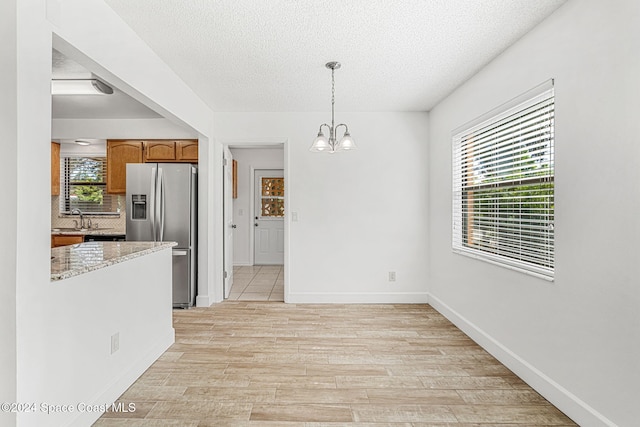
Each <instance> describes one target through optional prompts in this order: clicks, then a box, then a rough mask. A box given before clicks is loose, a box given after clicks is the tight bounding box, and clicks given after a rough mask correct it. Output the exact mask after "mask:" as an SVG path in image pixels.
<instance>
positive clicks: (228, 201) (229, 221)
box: [223, 147, 235, 298]
mask: <svg viewBox="0 0 640 427" xmlns="http://www.w3.org/2000/svg"><path fill="white" fill-rule="evenodd" d="M223 204H224V297H225V298H229V293H230V292H231V287H232V286H233V229H234V228H235V225H234V224H233V156H232V154H231V151H230V150H229V147H225V148H224V202H223Z"/></svg>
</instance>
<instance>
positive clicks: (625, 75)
mask: <svg viewBox="0 0 640 427" xmlns="http://www.w3.org/2000/svg"><path fill="white" fill-rule="evenodd" d="M638 52H640V3H638V2H637V1H635V0H620V1H616V2H602V1H598V0H585V1H580V2H578V1H570V2H567V3H566V4H565V5H564V6H562V7H561V8H560V9H559V10H558V11H557V12H555V13H554V14H553V15H552V16H551V17H550V18H549V19H547V20H546V21H544V22H543V23H542V24H540V25H539V26H538V27H536V28H535V29H534V30H532V31H531V32H530V33H529V34H527V35H526V36H525V37H523V38H522V39H521V40H520V41H518V42H517V43H516V44H515V45H514V46H512V47H511V48H509V49H508V50H507V51H505V52H504V53H503V54H502V55H501V56H500V57H498V58H497V59H496V60H494V61H493V62H491V63H490V64H489V65H487V66H486V67H485V68H484V69H483V70H482V71H481V72H479V73H478V74H477V75H476V76H474V77H473V78H472V79H470V80H469V81H467V82H466V83H465V84H464V85H462V86H461V87H460V88H458V90H456V91H455V92H454V93H453V94H451V95H450V96H449V97H447V98H446V99H445V100H444V101H442V102H441V103H440V104H439V105H438V106H436V107H435V108H434V109H433V110H432V111H431V114H430V162H429V171H430V174H429V179H428V182H429V200H430V209H429V216H428V218H429V227H430V238H429V241H430V248H429V250H430V276H429V277H430V297H429V301H430V302H431V303H432V304H433V305H434V306H435V307H436V308H437V309H439V310H441V311H442V312H443V313H445V314H446V315H447V316H448V317H449V318H450V319H452V320H454V321H455V322H456V323H457V324H458V325H459V326H461V327H462V328H463V329H464V330H465V331H467V332H468V333H469V334H470V335H472V337H474V338H475V339H476V340H478V341H479V342H481V343H482V344H483V345H484V346H486V347H487V348H488V349H489V350H491V351H492V352H494V354H496V355H498V356H499V358H500V359H502V360H503V361H504V362H505V363H506V364H507V365H508V366H509V367H511V368H512V369H513V370H514V371H516V373H518V374H519V375H520V376H522V377H523V378H524V379H525V380H526V381H528V382H529V383H530V384H532V385H534V386H535V387H536V388H537V389H538V390H539V391H541V392H542V393H543V394H544V395H545V397H547V398H548V399H549V400H551V401H552V403H554V404H556V405H557V406H558V407H559V408H560V409H561V410H563V411H565V412H566V413H567V414H568V415H569V416H571V417H572V418H573V419H574V420H575V421H576V422H578V423H579V424H580V425H584V426H591V425H593V426H595V425H603V424H610V425H613V424H614V423H615V424H617V425H620V426H631V425H637V423H638V419H640V407H639V406H638V404H637V403H638V399H639V397H640V394H639V393H638V384H639V383H640V365H639V364H638V361H639V360H640V310H639V307H640V287H639V286H638V277H639V275H640V274H639V273H640V269H639V266H640V257H639V253H640V251H638V246H637V244H638V241H640V229H639V221H638V212H640V190H639V189H640V172H639V171H640V162H639V161H638V159H640V144H639V143H638V135H640V121H639V120H638V117H637V116H638V112H639V111H640V96H639V95H640V78H639V77H638V76H640V56H639V55H638ZM549 78H555V93H556V162H555V166H556V199H555V201H556V204H555V206H556V222H555V230H556V241H555V248H556V275H555V277H556V278H555V282H552V283H551V282H547V281H544V280H540V279H536V278H533V277H530V276H527V275H523V274H521V273H518V272H514V271H511V270H507V269H503V268H500V267H497V266H494V265H491V264H487V263H483V262H481V261H477V260H473V259H470V258H466V257H463V256H460V255H455V254H453V253H452V251H451V131H452V130H453V129H455V128H456V127H458V126H460V125H462V124H464V123H465V122H467V121H469V120H471V119H474V118H475V117H477V116H479V115H481V114H483V113H485V112H486V111H489V110H491V109H492V108H494V107H496V106H498V105H500V104H501V103H503V102H506V101H508V100H509V99H511V98H513V97H515V96H517V95H519V94H520V93H522V92H525V91H526V90H528V89H530V88H532V87H534V86H536V85H537V84H539V83H541V82H543V81H545V80H547V79H549Z"/></svg>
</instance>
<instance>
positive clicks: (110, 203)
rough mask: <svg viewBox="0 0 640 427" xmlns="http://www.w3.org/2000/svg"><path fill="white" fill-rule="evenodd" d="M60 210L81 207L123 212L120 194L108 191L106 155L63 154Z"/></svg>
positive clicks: (104, 211) (92, 209) (96, 212)
mask: <svg viewBox="0 0 640 427" xmlns="http://www.w3.org/2000/svg"><path fill="white" fill-rule="evenodd" d="M61 161H62V167H61V168H60V169H61V173H62V177H61V182H62V194H61V197H60V212H61V213H70V212H71V211H72V210H73V209H80V210H81V211H82V212H84V213H90V214H103V213H111V214H115V213H119V212H120V200H119V197H118V196H116V195H112V194H107V178H106V177H107V159H106V158H105V157H63V158H62V160H61Z"/></svg>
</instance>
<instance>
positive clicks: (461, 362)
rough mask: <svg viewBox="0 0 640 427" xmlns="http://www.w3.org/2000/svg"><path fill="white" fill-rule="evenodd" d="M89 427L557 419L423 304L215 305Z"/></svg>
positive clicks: (491, 424) (418, 426)
mask: <svg viewBox="0 0 640 427" xmlns="http://www.w3.org/2000/svg"><path fill="white" fill-rule="evenodd" d="M173 316H174V322H173V326H174V328H175V331H176V341H175V344H173V345H172V346H171V347H170V348H169V349H168V350H167V351H166V352H165V353H164V354H163V355H162V356H161V357H160V359H158V360H157V361H156V362H155V363H154V364H153V365H152V366H151V367H150V368H149V369H148V370H147V371H146V372H145V373H144V374H143V375H142V376H141V377H140V378H139V379H138V380H137V381H136V382H135V383H134V384H133V385H132V386H131V387H130V388H129V389H128V390H127V391H126V392H125V393H124V394H123V395H122V396H121V397H120V399H119V400H118V402H119V403H122V404H123V405H124V407H128V404H130V403H134V404H135V411H130V412H107V413H105V414H104V415H103V416H102V417H101V418H100V419H99V420H98V421H97V422H96V423H95V424H94V427H328V426H331V427H339V426H362V427H364V426H367V427H373V426H376V427H427V426H429V427H496V426H500V427H516V426H518V427H520V426H522V427H525V426H526V427H542V426H575V425H576V424H575V423H573V422H572V421H571V420H570V419H569V418H567V417H566V416H565V415H564V414H563V413H562V412H560V411H559V410H558V409H556V408H555V407H554V406H553V405H551V404H550V403H549V402H547V401H546V400H545V399H544V398H543V397H542V396H540V395H539V394H538V393H536V392H535V391H534V390H532V389H531V387H529V386H528V385H527V384H525V383H524V382H523V381H522V380H521V379H520V378H518V377H517V376H516V375H514V374H513V373H512V372H511V371H510V370H509V369H507V368H506V367H505V366H504V365H502V364H501V363H500V362H498V361H497V360H496V359H494V358H493V357H492V356H491V355H490V354H488V353H487V352H486V351H485V350H483V349H482V348H480V347H479V346H478V345H477V344H476V343H475V342H473V341H472V340H471V339H470V338H469V337H467V336H466V335H465V334H464V333H463V332H462V331H460V330H459V329H458V328H456V327H455V326H454V325H453V324H451V323H450V322H449V321H448V320H447V319H445V318H444V317H443V316H442V315H441V314H440V313H438V312H437V311H436V310H434V309H433V308H432V307H430V306H428V305H424V304H414V305H410V304H409V305H402V304H365V305H360V304H284V303H279V302H271V301H226V302H223V303H221V304H214V305H213V306H211V307H207V308H193V309H191V310H174V314H173Z"/></svg>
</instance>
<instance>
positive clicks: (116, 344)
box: [111, 332, 120, 354]
mask: <svg viewBox="0 0 640 427" xmlns="http://www.w3.org/2000/svg"><path fill="white" fill-rule="evenodd" d="M119 349H120V332H116V333H115V334H113V335H111V354H113V353H115V352H116V351H118V350H119Z"/></svg>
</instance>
